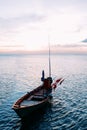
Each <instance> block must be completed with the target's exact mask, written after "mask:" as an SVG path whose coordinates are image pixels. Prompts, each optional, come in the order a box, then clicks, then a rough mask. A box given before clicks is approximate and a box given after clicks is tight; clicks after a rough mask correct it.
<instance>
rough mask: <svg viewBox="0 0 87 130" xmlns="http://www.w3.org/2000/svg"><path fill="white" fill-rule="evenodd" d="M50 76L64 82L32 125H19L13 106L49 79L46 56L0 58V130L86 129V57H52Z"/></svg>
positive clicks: (2, 56) (3, 56) (21, 123)
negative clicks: (43, 73) (62, 78)
mask: <svg viewBox="0 0 87 130" xmlns="http://www.w3.org/2000/svg"><path fill="white" fill-rule="evenodd" d="M51 64H52V77H53V78H54V79H55V78H59V77H64V78H65V81H64V82H63V84H62V85H61V86H59V87H58V88H57V89H56V90H55V91H54V92H53V101H52V104H51V106H48V107H47V108H46V110H45V112H44V113H43V114H39V115H38V116H39V117H38V119H36V120H35V121H34V122H33V123H30V122H29V121H28V120H27V121H26V123H25V122H22V121H21V119H20V118H19V117H18V116H17V114H16V113H15V112H14V111H13V110H12V108H11V107H12V104H13V103H14V102H15V101H16V100H17V99H18V98H19V97H21V96H22V95H23V94H25V93H26V92H28V91H30V90H32V89H34V88H35V87H37V86H38V85H39V84H40V83H41V81H40V78H41V71H42V70H43V69H44V70H45V75H46V76H48V56H47V55H36V56H35V55H25V56H23V55H21V56H18V55H14V56H12V55H9V56H6V55H1V56H0V130H29V129H32V130H35V129H37V130H87V55H52V56H51Z"/></svg>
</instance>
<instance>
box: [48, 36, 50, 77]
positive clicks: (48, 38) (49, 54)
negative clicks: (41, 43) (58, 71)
mask: <svg viewBox="0 0 87 130" xmlns="http://www.w3.org/2000/svg"><path fill="white" fill-rule="evenodd" d="M48 46H49V77H51V58H50V41H49V38H48Z"/></svg>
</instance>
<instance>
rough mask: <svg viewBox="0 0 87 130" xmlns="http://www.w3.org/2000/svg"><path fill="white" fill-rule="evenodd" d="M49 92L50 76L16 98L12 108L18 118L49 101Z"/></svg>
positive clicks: (50, 96)
mask: <svg viewBox="0 0 87 130" xmlns="http://www.w3.org/2000/svg"><path fill="white" fill-rule="evenodd" d="M51 94H52V78H51V77H48V78H46V79H44V81H43V84H42V85H40V86H39V87H37V88H36V89H34V90H32V91H31V92H28V93H26V94H25V95H24V96H22V97H21V98H20V99H18V100H17V101H16V102H15V103H14V104H13V106H12V108H13V110H14V111H15V112H16V113H17V114H18V116H19V117H20V118H25V117H27V116H28V115H29V114H32V113H33V112H35V111H37V110H38V109H40V108H42V107H44V106H45V105H46V104H47V103H49V102H50V100H51V98H52V95H51Z"/></svg>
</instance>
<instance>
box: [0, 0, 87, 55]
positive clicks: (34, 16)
mask: <svg viewBox="0 0 87 130" xmlns="http://www.w3.org/2000/svg"><path fill="white" fill-rule="evenodd" d="M49 42H50V45H51V48H52V49H53V51H56V52H57V51H59V52H63V51H64V52H68V51H71V52H73V51H75V52H83V53H86V52H87V0H61V1H60V0H0V52H7V51H8V52H9V51H25V52H26V51H37V50H46V49H47V48H48V43H49Z"/></svg>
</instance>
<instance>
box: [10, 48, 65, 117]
mask: <svg viewBox="0 0 87 130" xmlns="http://www.w3.org/2000/svg"><path fill="white" fill-rule="evenodd" d="M41 81H42V84H41V85H40V86H39V87H37V88H36V89H34V90H32V91H31V92H28V93H27V94H25V95H24V96H22V97H21V98H19V99H18V100H17V101H16V102H15V103H14V104H13V106H12V108H13V110H14V111H15V112H16V113H17V114H18V116H19V117H21V118H24V117H27V116H28V115H29V114H32V113H33V112H35V111H36V110H38V109H41V108H42V107H44V106H45V105H46V104H47V103H49V102H50V100H51V98H52V90H53V89H55V88H56V86H57V84H58V83H60V84H61V83H62V82H63V79H62V78H59V79H58V80H56V81H55V82H54V83H53V79H52V77H51V64H50V49H49V76H48V77H47V78H45V74H44V71H42V77H41Z"/></svg>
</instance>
